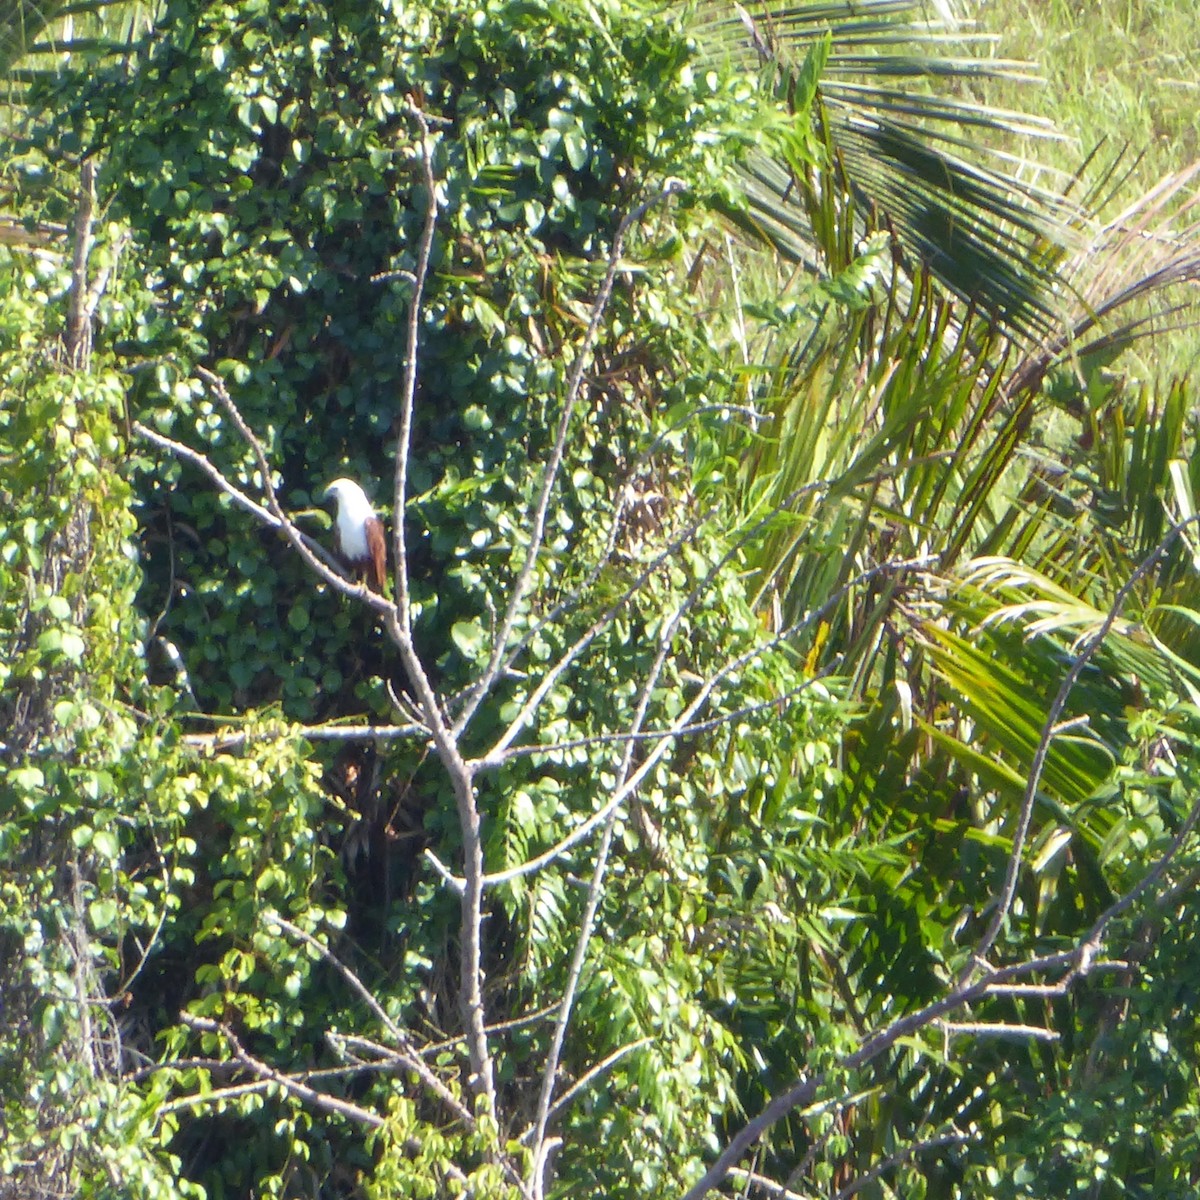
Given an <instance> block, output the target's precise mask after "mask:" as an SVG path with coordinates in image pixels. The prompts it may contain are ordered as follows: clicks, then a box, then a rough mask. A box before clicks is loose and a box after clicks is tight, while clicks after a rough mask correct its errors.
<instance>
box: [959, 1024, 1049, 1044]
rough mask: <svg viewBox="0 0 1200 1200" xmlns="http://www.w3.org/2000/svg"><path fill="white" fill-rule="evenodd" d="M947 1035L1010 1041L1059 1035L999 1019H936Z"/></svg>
mask: <svg viewBox="0 0 1200 1200" xmlns="http://www.w3.org/2000/svg"><path fill="white" fill-rule="evenodd" d="M935 1024H936V1026H937V1028H938V1029H940V1030H941V1031H942V1032H943V1033H944V1034H946V1035H947V1036H948V1037H990V1038H1006V1039H1009V1040H1012V1041H1035V1042H1057V1041H1058V1039H1059V1037H1060V1036H1061V1035H1060V1034H1059V1033H1057V1032H1056V1031H1055V1030H1053V1029H1044V1028H1043V1027H1042V1026H1040V1025H1012V1024H1005V1023H1004V1022H1001V1021H995V1022H989V1021H937V1022H935Z"/></svg>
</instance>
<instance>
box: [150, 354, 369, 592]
mask: <svg viewBox="0 0 1200 1200" xmlns="http://www.w3.org/2000/svg"><path fill="white" fill-rule="evenodd" d="M214 378H215V376H214ZM221 387H222V388H224V384H221ZM226 395H228V393H226ZM132 429H133V432H134V433H136V434H137V435H138V437H140V438H141V439H142V440H143V441H146V442H149V443H150V444H151V445H152V446H157V447H158V448H159V449H160V450H165V451H166V452H167V453H168V454H170V455H172V457H174V458H178V459H180V460H182V461H183V462H187V463H191V464H192V466H194V467H197V468H199V470H201V471H202V472H203V473H204V474H205V475H206V476H208V478H209V480H210V481H211V482H212V483H213V484H214V485H215V486H216V488H217V490H218V491H219V492H222V493H224V494H225V495H226V496H228V497H229V498H230V499H231V500H232V501H233V502H234V504H236V505H237V506H238V508H240V509H242V511H243V512H247V513H249V514H250V515H251V516H252V517H254V519H255V520H256V521H258V522H259V524H261V525H264V526H265V527H266V528H268V529H275V530H278V531H279V532H280V533H283V534H284V535H285V536H288V534H289V532H290V534H292V535H294V537H295V539H296V540H297V541H298V542H299V543H300V545H301V546H302V547H303V549H302V550H301V551H300V553H301V556H302V557H303V558H304V561H305V562H306V563H307V564H308V565H309V566H310V567H311V568H312V569H313V570H314V571H315V572H316V573H317V574H318V575H319V576H320V577H321V578H322V579H323V580H325V582H326V583H328V584H329V585H330V586H331V587H333V588H335V589H336V590H337V591H339V592H341V593H342V594H343V595H344V596H349V597H350V598H351V599H354V600H360V601H362V602H364V603H366V604H368V605H370V607H372V608H374V609H375V610H376V611H379V612H386V611H388V610H389V609H390V608H391V602H390V601H389V600H387V599H386V598H385V597H383V596H380V595H378V594H377V593H375V592H372V591H371V590H370V589H369V588H367V587H364V586H362V585H361V584H355V583H351V582H350V581H349V579H347V577H346V575H345V574H344V573H343V571H342V567H341V564H340V563H339V562H338V561H337V559H336V558H335V557H334V556H333V555H332V554H331V553H330V552H329V551H328V550H326V549H325V547H324V546H322V545H321V543H320V542H318V541H316V540H315V539H313V538H311V537H309V536H308V534H306V533H304V532H303V531H301V530H299V529H297V528H296V527H295V526H294V525H293V524H292V523H291V522H290V521H289V520H287V519H286V518H283V517H280V516H276V514H275V513H273V512H271V511H270V509H268V508H264V507H263V506H262V505H261V504H259V503H258V502H257V501H255V500H252V499H251V498H250V497H249V496H247V495H246V493H245V492H243V491H242V490H241V488H239V487H238V486H237V485H236V484H233V483H231V482H230V481H229V480H228V479H227V478H226V477H225V475H224V474H223V473H222V472H221V471H220V470H219V469H218V468H217V467H216V466H214V465H213V463H212V462H211V461H210V460H209V459H208V458H207V457H206V456H205V455H203V454H201V453H200V452H199V451H198V450H193V449H192V448H191V446H187V445H184V443H183V442H177V441H175V440H174V439H173V438H169V437H166V436H165V435H164V434H161V433H159V432H158V431H157V430H155V429H151V428H150V427H149V426H148V425H145V424H143V423H142V422H141V421H134V422H133V425H132ZM288 540H289V541H292V537H290V536H289V537H288ZM295 544H296V542H295V541H293V545H295Z"/></svg>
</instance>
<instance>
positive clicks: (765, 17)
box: [698, 0, 1082, 338]
mask: <svg viewBox="0 0 1200 1200" xmlns="http://www.w3.org/2000/svg"><path fill="white" fill-rule="evenodd" d="M917 13H918V6H917V4H916V3H915V2H910V0H861V2H858V3H849V2H847V3H836V2H831V3H816V4H800V5H796V6H792V7H775V6H764V7H757V6H756V7H755V8H754V9H753V11H752V12H751V11H747V10H746V9H743V8H741V6H740V5H736V4H734V5H730V4H727V3H726V4H722V3H715V2H714V3H710V4H707V5H705V6H703V7H702V9H701V14H702V21H701V24H700V25H699V26H698V32H699V34H700V36H701V38H702V39H703V38H707V39H709V40H710V42H711V43H712V44H713V45H714V47H716V46H720V47H721V48H722V49H723V50H724V51H725V52H726V53H731V54H740V55H741V56H742V57H743V58H744V60H745V61H746V62H747V63H748V64H750V63H754V62H758V63H760V64H763V65H765V66H766V67H768V68H769V69H770V70H772V71H774V72H777V76H778V83H777V91H778V93H779V94H780V95H781V96H783V97H785V98H794V97H795V95H796V92H797V91H799V92H801V93H803V92H804V91H805V89H804V87H803V86H802V85H803V83H804V82H805V80H806V76H807V74H808V73H810V72H811V64H810V63H808V62H806V55H807V54H808V53H809V52H811V51H812V50H813V48H814V47H819V46H820V45H821V44H822V41H823V39H826V38H828V39H829V41H830V44H831V49H830V53H829V56H828V60H827V62H825V64H824V70H823V72H822V73H821V77H820V85H819V89H818V95H817V101H816V105H817V107H816V110H815V111H816V114H817V118H818V124H819V126H820V130H821V132H822V134H823V135H824V137H825V138H826V141H827V145H828V148H829V150H830V153H831V156H832V157H831V159H830V162H829V163H828V164H827V165H826V167H825V168H824V169H823V170H820V171H817V172H813V173H811V174H810V177H809V178H807V179H806V178H803V177H802V176H801V175H800V173H799V172H797V171H796V170H795V168H794V165H792V166H788V165H784V164H782V163H780V162H770V161H764V159H766V157H767V156H766V155H758V156H753V157H752V159H751V161H750V162H749V163H748V164H747V173H748V175H749V177H750V180H751V181H752V183H751V186H750V187H749V188H748V189H747V199H748V205H749V211H748V213H747V214H746V215H745V218H744V219H745V223H746V224H747V226H748V227H750V228H751V229H753V230H754V231H755V232H757V233H758V234H759V235H761V236H763V237H765V238H767V239H768V240H770V241H771V242H772V244H773V245H774V246H775V247H776V249H778V250H779V251H780V252H781V253H783V254H785V255H787V256H789V257H790V258H792V259H793V260H796V261H801V262H809V261H811V260H812V259H813V258H814V243H815V246H816V247H819V248H820V251H821V252H822V253H823V254H824V255H825V257H826V258H827V259H828V258H829V253H828V252H829V250H830V248H831V247H830V245H829V243H828V241H825V242H823V240H822V236H821V229H820V225H821V222H820V221H819V220H814V217H815V216H816V215H817V214H816V213H815V212H814V207H816V206H825V207H826V209H828V206H829V205H830V204H831V203H834V202H838V203H841V204H842V205H843V209H844V211H843V212H841V214H840V216H841V218H842V220H841V221H840V222H839V224H841V225H846V224H847V223H848V224H849V225H850V227H851V229H852V230H853V231H854V234H855V236H857V235H860V234H861V233H862V232H864V231H866V230H869V229H870V228H886V229H889V230H891V231H892V232H894V234H895V236H896V248H897V251H898V252H899V253H901V254H902V255H903V257H904V258H905V260H906V261H907V263H908V265H909V267H910V270H911V271H912V272H913V273H918V272H919V269H928V270H929V271H931V272H932V273H933V274H934V275H935V276H936V278H937V279H938V280H939V282H940V283H941V284H942V285H943V286H945V287H946V288H948V289H949V290H950V291H951V292H952V293H953V294H955V295H957V296H958V297H960V298H962V299H964V300H967V301H969V302H970V303H971V304H973V305H975V306H977V307H978V308H980V309H981V310H982V311H984V312H985V313H987V314H988V315H989V316H990V317H991V318H993V319H995V320H997V321H999V322H1000V323H1002V324H1004V325H1005V326H1006V327H1007V328H1009V329H1010V330H1012V331H1014V332H1017V333H1020V334H1022V335H1024V336H1031V337H1039V338H1040V337H1045V336H1046V335H1047V334H1048V332H1049V331H1050V330H1051V329H1053V328H1056V327H1057V318H1058V314H1057V313H1056V311H1055V309H1054V306H1053V305H1052V303H1051V302H1050V300H1049V299H1048V297H1049V295H1050V294H1051V292H1052V290H1053V285H1054V282H1055V264H1056V262H1057V261H1058V259H1059V257H1060V256H1061V255H1062V254H1063V253H1064V251H1065V248H1066V247H1068V246H1070V245H1072V244H1074V242H1075V240H1076V229H1077V227H1078V226H1079V224H1080V223H1081V220H1082V214H1081V211H1080V209H1079V207H1078V206H1077V205H1076V204H1075V202H1074V201H1072V200H1070V199H1069V198H1068V197H1067V196H1066V195H1065V194H1064V192H1062V191H1055V190H1053V189H1050V188H1046V187H1042V186H1040V185H1037V184H1035V183H1031V182H1030V179H1031V178H1032V177H1034V176H1035V175H1040V176H1042V177H1044V176H1045V175H1046V172H1045V171H1044V170H1041V169H1038V170H1036V171H1032V172H1031V171H1030V170H1029V166H1030V164H1027V163H1024V162H1022V161H1021V160H1020V159H1017V158H1015V157H1013V156H1011V155H1008V154H1006V153H1004V152H1002V151H1000V150H996V151H989V150H988V149H987V148H986V143H987V140H988V136H987V135H989V134H990V135H995V138H994V140H995V142H996V145H997V146H999V145H1000V138H1001V137H1002V136H1004V135H1009V134H1013V133H1019V134H1024V135H1030V134H1032V135H1035V136H1046V137H1049V136H1053V135H1054V133H1053V128H1052V126H1051V125H1050V124H1049V123H1047V122H1044V121H1040V120H1038V119H1035V118H1030V117H1027V116H1024V115H1022V114H1019V113H1015V112H1010V111H1008V110H1004V109H999V108H995V107H990V106H984V105H978V104H973V103H970V102H969V101H966V100H962V99H959V98H957V97H955V96H953V95H946V94H942V95H935V94H932V93H931V92H930V91H929V90H928V86H927V85H928V84H929V82H930V81H937V82H938V83H940V84H941V85H942V86H943V88H945V87H946V86H947V85H949V86H950V87H953V86H956V85H958V84H961V83H964V82H967V81H970V80H972V79H976V78H979V77H981V76H985V75H990V76H994V75H1002V76H1005V77H1008V78H1014V77H1022V76H1027V72H1028V68H1027V65H1026V64H1021V63H1015V62H1011V61H988V60H981V59H977V58H972V57H969V56H966V55H964V54H962V53H961V48H962V46H963V42H964V39H963V37H962V35H961V34H957V33H952V31H950V30H948V29H947V28H946V27H944V26H942V25H939V24H937V23H934V22H927V21H923V20H919V19H916V15H917ZM949 49H958V50H959V51H960V52H959V53H950V52H947V51H948V50H949ZM801 100H803V95H802V96H801ZM834 197H838V199H837V201H835V200H834ZM806 225H807V230H806V228H805V227H806ZM854 240H855V237H850V238H849V239H848V241H849V244H850V246H851V249H852V247H853V244H854ZM842 241H843V243H845V242H846V241H847V239H846V237H845V234H844V233H843V235H842ZM833 265H834V266H835V267H837V266H843V265H845V264H844V262H837V261H836V260H835V261H834V263H833Z"/></svg>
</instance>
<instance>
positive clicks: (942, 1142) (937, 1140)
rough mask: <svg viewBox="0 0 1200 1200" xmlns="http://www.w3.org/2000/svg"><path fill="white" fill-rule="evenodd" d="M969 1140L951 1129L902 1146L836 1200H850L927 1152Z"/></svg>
mask: <svg viewBox="0 0 1200 1200" xmlns="http://www.w3.org/2000/svg"><path fill="white" fill-rule="evenodd" d="M970 1140H971V1138H970V1137H969V1136H968V1135H967V1134H965V1133H960V1132H959V1131H958V1130H957V1129H953V1130H948V1131H947V1132H946V1133H941V1134H937V1135H936V1136H935V1137H931V1138H924V1139H922V1140H921V1141H918V1142H913V1143H911V1144H910V1145H908V1146H903V1147H901V1149H899V1150H897V1151H896V1153H895V1154H889V1155H888V1156H887V1158H884V1159H880V1161H879V1162H877V1163H876V1164H875V1165H874V1166H873V1167H872V1168H871V1169H870V1170H869V1171H865V1172H863V1174H861V1175H859V1176H858V1178H857V1179H852V1180H851V1181H850V1182H849V1183H848V1184H846V1186H845V1187H844V1188H842V1189H841V1191H839V1192H838V1194H837V1197H836V1200H850V1197H851V1196H854V1195H857V1194H858V1193H859V1192H861V1191H862V1189H863V1188H865V1187H866V1186H867V1185H868V1184H870V1183H874V1182H875V1180H876V1179H878V1178H880V1176H882V1175H884V1174H885V1173H886V1172H888V1171H890V1170H891V1169H892V1168H893V1167H898V1166H901V1165H902V1164H903V1163H906V1162H908V1160H909V1159H910V1158H916V1157H917V1155H919V1154H924V1153H925V1152H926V1151H927V1150H936V1149H939V1148H940V1147H942V1146H961V1145H964V1144H965V1143H967V1142H969V1141H970Z"/></svg>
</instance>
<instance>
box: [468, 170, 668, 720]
mask: <svg viewBox="0 0 1200 1200" xmlns="http://www.w3.org/2000/svg"><path fill="white" fill-rule="evenodd" d="M682 187H683V185H682V184H681V183H680V182H679V181H678V180H675V179H669V180H667V181H666V182H665V183H664V184H663V186H662V187H661V188H660V189H659V190H658V191H657V192H656V193H655V194H654V195H653V196H651V197H650V198H649V199H647V200H645V201H643V202H642V203H641V204H639V205H638V206H637V207H636V208H634V209H632V210H631V211H629V212H628V213H626V214H625V216H624V217H622V218H621V223H620V224H619V225H618V226H617V232H616V233H615V235H614V236H613V240H612V246H611V247H610V249H609V254H608V267H607V269H606V271H605V273H604V280H603V282H602V283H601V284H600V290H599V291H598V292H597V294H596V299H595V301H594V302H593V303H592V310H591V316H590V318H589V320H588V327H587V332H586V333H585V334H584V336H583V341H582V343H581V344H580V346H579V350H578V351H577V353H576V355H575V359H574V361H573V362H572V363H571V370H570V373H569V375H568V377H567V394H566V397H565V399H564V400H563V409H562V414H561V415H560V417H559V422H558V430H557V432H556V434H555V438H554V444H553V446H552V447H551V450H550V457H549V458H548V459H547V460H546V466H545V469H544V470H543V472H542V486H541V490H540V492H539V495H538V500H537V504H536V505H535V507H534V513H533V524H532V527H531V529H530V535H529V546H528V548H527V549H526V551H525V559H524V561H523V562H522V564H521V569H520V571H518V572H517V578H516V581H515V583H514V584H513V588H512V592H511V594H510V596H509V600H508V604H507V605H506V606H505V610H504V617H503V619H502V620H501V623H500V631H499V633H497V635H496V637H495V640H494V641H493V643H492V652H491V656H490V658H489V660H488V663H487V666H486V667H485V668H484V671H483V674H482V675H481V676H480V678H479V681H478V683H477V684H476V685H475V687H474V688H473V689H472V691H471V692H470V694H469V696H468V698H467V702H466V704H465V706H464V708H463V712H462V713H461V715H460V716H459V719H458V721H457V722H456V728H459V729H464V728H465V727H466V725H467V724H468V723H469V722H470V720H471V717H472V716H473V715H474V713H475V711H476V710H477V709H478V707H479V705H480V704H481V703H482V701H483V699H484V697H485V696H486V695H487V694H488V693H489V692H490V691H491V689H492V687H493V686H494V685H495V683H496V680H497V679H498V678H499V677H500V667H501V663H502V662H503V659H504V655H505V653H506V651H507V649H508V643H509V639H510V638H511V636H512V631H513V627H514V625H515V624H516V622H517V617H518V616H519V615H520V611H521V605H522V604H523V603H524V601H525V595H526V593H527V592H528V591H529V588H530V586H531V585H532V583H533V574H534V571H535V569H536V568H537V560H538V556H539V555H540V554H541V549H542V539H543V537H544V536H545V531H546V518H547V514H548V513H549V510H550V497H551V495H552V493H553V491H554V485H555V483H556V481H557V479H558V472H559V469H560V467H561V466H562V461H563V456H564V454H565V453H566V445H567V435H568V434H569V432H570V428H571V418H572V416H573V414H574V411H575V405H576V403H577V402H578V400H579V393H580V390H581V389H582V386H583V373H584V370H585V368H586V367H587V365H588V363H589V362H590V361H591V353H592V347H593V346H594V345H595V342H596V338H597V336H598V335H599V332H600V323H601V321H602V320H603V318H604V313H605V311H606V310H607V308H608V302H609V299H610V298H611V296H612V290H613V284H614V283H615V282H616V278H617V272H618V270H619V268H620V263H621V251H622V249H623V248H624V243H625V235H626V234H627V233H628V232H629V230H630V229H631V228H632V227H633V226H634V225H635V224H636V223H637V222H638V221H640V220H641V219H642V218H643V217H644V216H645V215H646V213H647V212H649V210H650V209H651V208H652V207H653V206H654V205H656V204H659V203H660V202H662V201H663V200H666V199H667V198H668V197H669V196H673V195H675V194H676V193H677V192H679V191H680V190H682Z"/></svg>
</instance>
